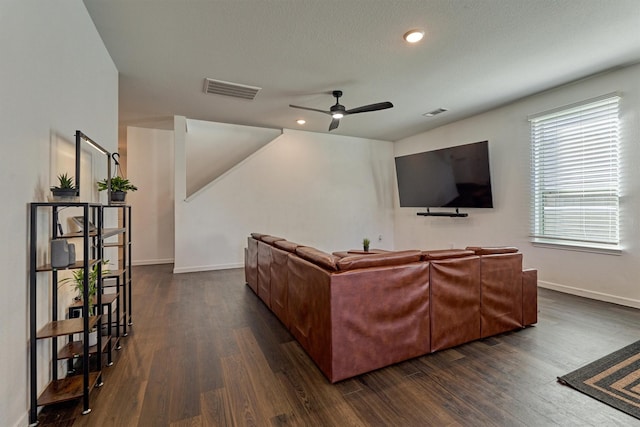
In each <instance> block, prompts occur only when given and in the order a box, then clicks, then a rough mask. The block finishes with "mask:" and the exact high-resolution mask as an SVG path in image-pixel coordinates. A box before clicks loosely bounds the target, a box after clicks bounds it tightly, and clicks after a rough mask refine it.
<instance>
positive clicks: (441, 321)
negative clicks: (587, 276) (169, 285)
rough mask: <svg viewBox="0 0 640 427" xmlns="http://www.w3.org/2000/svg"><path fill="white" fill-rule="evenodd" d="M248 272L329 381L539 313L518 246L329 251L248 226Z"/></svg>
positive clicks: (532, 278)
mask: <svg viewBox="0 0 640 427" xmlns="http://www.w3.org/2000/svg"><path fill="white" fill-rule="evenodd" d="M245 275H246V281H247V284H248V286H249V287H250V288H251V289H252V290H253V291H254V292H255V293H256V294H257V295H258V296H259V297H260V299H262V301H264V303H265V304H266V305H267V306H268V307H269V308H270V309H271V310H272V311H273V313H274V314H275V315H276V316H277V317H278V318H279V319H280V320H281V321H282V323H283V324H284V325H285V326H286V327H287V328H288V329H289V331H290V332H291V334H292V335H293V336H294V337H295V338H296V339H297V340H298V342H299V343H300V345H301V346H302V347H303V348H304V349H305V351H306V352H307V353H308V354H309V356H310V357H311V358H312V359H313V360H314V361H315V363H316V364H317V365H318V367H319V368H320V370H321V371H322V372H323V373H324V374H325V375H326V376H327V378H328V379H329V380H330V381H331V382H337V381H340V380H343V379H346V378H350V377H353V376H355V375H359V374H362V373H365V372H369V371H372V370H374V369H378V368H382V367H385V366H388V365H391V364H394V363H398V362H401V361H403V360H407V359H411V358H414V357H417V356H421V355H424V354H427V353H431V352H434V351H438V350H443V349H446V348H450V347H454V346H457V345H460V344H463V343H466V342H469V341H473V340H477V339H480V338H485V337H489V336H492V335H496V334H500V333H503V332H506V331H510V330H514V329H519V328H522V327H524V326H527V325H531V324H534V323H536V322H537V271H536V270H525V271H523V270H522V254H521V253H519V252H518V250H517V249H516V248H481V247H470V248H467V249H464V250H461V249H456V250H441V251H420V250H407V251H389V252H385V251H380V252H379V253H371V254H352V253H349V252H335V253H334V254H329V253H326V252H322V251H320V250H318V249H315V248H312V247H308V246H303V245H299V244H296V243H293V242H289V241H287V240H285V239H283V238H279V237H275V236H269V235H264V234H258V233H252V234H251V237H249V238H248V241H247V248H246V250H245Z"/></svg>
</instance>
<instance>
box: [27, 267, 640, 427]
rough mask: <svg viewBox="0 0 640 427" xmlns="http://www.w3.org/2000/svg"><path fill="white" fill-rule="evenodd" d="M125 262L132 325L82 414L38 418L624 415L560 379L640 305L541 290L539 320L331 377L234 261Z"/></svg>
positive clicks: (177, 424)
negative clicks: (201, 265) (195, 267)
mask: <svg viewBox="0 0 640 427" xmlns="http://www.w3.org/2000/svg"><path fill="white" fill-rule="evenodd" d="M171 270H172V266H171V265H161V266H143V267H135V268H134V272H133V278H134V288H133V291H134V292H133V293H134V300H133V303H134V312H133V313H134V317H133V321H134V325H133V327H132V329H131V332H130V334H129V336H128V337H125V338H123V339H122V350H120V351H119V352H116V356H115V364H114V366H113V367H108V368H105V371H104V386H103V387H101V388H100V389H96V390H94V392H93V393H92V395H91V408H92V412H91V413H90V414H89V415H81V414H80V412H81V405H80V404H79V403H76V402H70V403H65V404H60V405H55V406H48V407H45V408H44V409H43V411H42V412H41V414H40V416H39V421H40V425H41V426H154V427H157V426H170V427H187V426H189V427H197V426H403V427H404V426H554V425H558V426H609V425H612V426H629V425H640V421H638V420H636V419H635V418H632V417H630V416H628V415H626V414H624V413H622V412H620V411H617V410H615V409H613V408H610V407H609V406H607V405H605V404H603V403H600V402H598V401H596V400H593V399H591V398H589V397H587V396H585V395H583V394H581V393H579V392H577V391H575V390H572V389H570V388H568V387H565V386H562V385H560V384H558V383H557V382H556V377H557V376H559V375H562V374H565V373H568V372H570V371H572V370H574V369H577V368H579V367H580V366H582V365H584V364H586V363H588V362H590V361H592V360H595V359H598V358H600V357H602V356H604V355H606V354H608V353H610V352H612V351H614V350H616V349H618V348H621V347H624V346H625V345H627V344H630V343H632V342H634V341H637V340H639V339H640V328H639V326H640V310H635V309H631V308H626V307H621V306H617V305H614V304H608V303H603V302H598V301H592V300H589V299H584V298H579V297H575V296H571V295H565V294H561V293H558V292H553V291H550V290H545V289H540V290H539V309H540V313H539V323H538V324H537V325H536V326H535V327H531V328H526V329H523V330H520V331H517V332H511V333H506V334H502V335H499V336H496V337H492V338H488V339H485V340H482V341H477V342H473V343H469V344H466V345H462V346H459V347H457V348H454V349H450V350H445V351H442V352H438V353H434V354H431V355H427V356H423V357H419V358H416V359H413V360H409V361H406V362H403V363H400V364H397V365H394V366H392V367H388V368H385V369H381V370H378V371H375V372H372V373H369V374H365V375H362V376H359V377H357V378H353V379H349V380H346V381H343V382H340V383H338V384H335V385H332V384H330V383H329V382H328V381H327V380H326V379H325V377H324V376H323V375H322V374H321V373H320V371H319V370H318V369H317V368H316V366H315V365H314V363H313V362H312V361H311V359H309V357H308V356H307V355H306V353H305V352H304V351H303V350H302V349H301V347H300V346H299V345H298V344H297V343H296V341H295V340H294V339H293V338H292V336H291V335H290V334H289V333H288V331H287V330H286V329H285V328H284V327H283V326H282V324H281V323H280V321H279V320H278V319H277V318H276V317H275V316H274V315H273V314H272V313H271V312H270V311H269V310H268V309H267V307H266V306H265V305H264V304H263V303H262V302H261V301H260V300H259V299H258V297H257V296H256V295H255V294H254V293H253V292H252V291H251V290H250V289H249V288H248V287H247V286H246V285H245V282H244V272H243V270H240V269H237V270H223V271H214V272H201V273H188V274H179V275H174V274H172V273H171Z"/></svg>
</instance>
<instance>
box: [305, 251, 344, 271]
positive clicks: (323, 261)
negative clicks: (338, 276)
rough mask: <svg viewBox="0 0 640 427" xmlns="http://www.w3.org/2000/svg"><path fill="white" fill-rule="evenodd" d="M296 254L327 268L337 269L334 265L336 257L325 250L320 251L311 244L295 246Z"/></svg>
mask: <svg viewBox="0 0 640 427" xmlns="http://www.w3.org/2000/svg"><path fill="white" fill-rule="evenodd" d="M296 254H297V255H298V256H299V257H300V258H302V259H305V260H307V261H309V262H312V263H314V264H316V265H319V266H320V267H323V268H326V269H327V270H332V271H336V270H337V269H338V267H337V266H336V261H337V260H338V258H337V257H335V256H333V255H331V254H328V253H326V252H322V251H321V250H318V249H316V248H312V247H311V246H298V247H297V248H296Z"/></svg>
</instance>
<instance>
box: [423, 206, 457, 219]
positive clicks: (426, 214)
mask: <svg viewBox="0 0 640 427" xmlns="http://www.w3.org/2000/svg"><path fill="white" fill-rule="evenodd" d="M418 216H450V217H454V218H466V217H468V216H469V214H468V213H464V212H460V211H459V210H458V208H456V211H455V212H431V211H430V210H429V208H427V211H426V212H418Z"/></svg>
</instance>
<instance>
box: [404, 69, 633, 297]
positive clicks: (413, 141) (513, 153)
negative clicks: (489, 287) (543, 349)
mask: <svg viewBox="0 0 640 427" xmlns="http://www.w3.org/2000/svg"><path fill="white" fill-rule="evenodd" d="M615 91H620V92H621V93H622V103H621V118H622V149H621V157H622V169H621V178H622V185H623V189H622V199H621V204H620V208H621V239H622V245H623V247H624V253H623V254H622V255H620V256H615V255H604V254H596V253H586V252H577V251H571V250H562V249H547V248H540V247H534V246H532V245H531V243H530V242H529V237H528V236H529V216H530V213H529V183H530V181H529V171H530V167H529V122H528V121H527V116H529V115H531V114H534V113H537V112H541V111H546V110H549V109H552V108H555V107H559V106H563V105H567V104H571V103H573V102H577V101H581V100H585V99H589V98H593V97H595V96H599V95H603V94H607V93H610V92H615ZM639 122H640V65H636V66H633V67H629V68H626V69H622V70H618V71H615V72H610V73H607V74H604V75H600V76H596V77H592V78H590V79H586V80H582V81H578V82H575V83H573V84H571V85H567V86H564V87H561V88H558V89H555V90H552V91H548V92H545V93H542V94H539V95H537V96H534V97H531V98H527V99H525V100H522V101H520V102H517V103H515V104H512V105H509V106H506V107H503V108H500V109H497V110H493V111H491V112H488V113H486V114H482V115H478V116H475V117H472V118H470V119H467V120H462V121H459V122H456V123H453V124H451V125H448V126H443V127H441V128H438V129H435V130H432V131H429V132H425V133H422V134H419V135H415V136H412V137H410V138H406V139H403V140H400V141H397V142H396V143H395V146H394V150H395V156H400V155H406V154H412V153H416V152H421V151H427V150H432V149H437V148H442V147H447V146H452V145H459V144H464V143H469V142H476V141H483V140H489V156H490V161H491V178H492V182H493V197H494V206H495V208H494V209H465V210H464V211H468V212H469V213H470V215H469V217H468V218H438V217H418V216H416V212H418V211H420V209H412V208H400V207H399V206H398V199H397V195H396V196H395V206H396V209H395V246H396V247H397V248H414V247H418V248H430V249H436V248H448V247H452V246H453V247H465V246H467V245H514V246H517V247H519V248H520V250H521V251H522V252H523V253H524V263H525V265H526V266H529V267H535V268H537V269H538V279H539V281H540V285H541V286H543V287H549V288H553V289H558V290H561V291H565V292H569V293H574V294H578V295H583V296H589V297H592V298H597V299H602V300H605V301H611V302H616V303H620V304H625V305H631V306H635V307H640V287H639V286H638V282H637V277H638V276H640V220H638V212H640V184H639V183H640V168H638V167H637V164H638V161H640V144H639V141H640V123H639Z"/></svg>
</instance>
